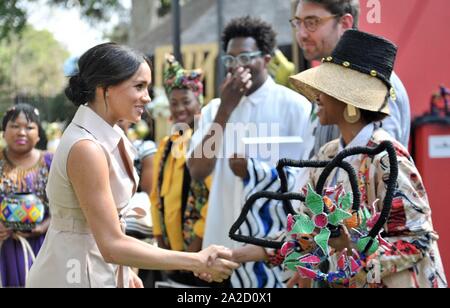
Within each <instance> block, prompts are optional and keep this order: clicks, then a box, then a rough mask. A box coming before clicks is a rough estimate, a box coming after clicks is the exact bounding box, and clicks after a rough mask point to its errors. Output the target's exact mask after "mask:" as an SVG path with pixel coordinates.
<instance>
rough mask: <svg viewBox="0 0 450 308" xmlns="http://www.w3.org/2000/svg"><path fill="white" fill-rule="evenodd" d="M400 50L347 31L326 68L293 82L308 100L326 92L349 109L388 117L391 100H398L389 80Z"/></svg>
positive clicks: (312, 71)
mask: <svg viewBox="0 0 450 308" xmlns="http://www.w3.org/2000/svg"><path fill="white" fill-rule="evenodd" d="M396 54H397V47H396V46H395V45H394V44H393V43H392V42H390V41H388V40H386V39H384V38H381V37H378V36H375V35H372V34H369V33H365V32H361V31H357V30H347V31H346V32H345V33H344V35H343V36H342V38H341V40H340V41H339V43H338V45H337V46H336V48H335V50H334V51H333V53H332V55H331V56H330V57H328V58H324V59H323V60H322V62H323V64H322V65H320V66H318V67H315V68H312V69H309V70H307V71H304V72H302V73H300V74H298V75H295V76H292V77H291V78H290V80H291V82H292V84H293V85H294V87H295V88H296V89H297V90H298V91H299V92H300V93H302V94H303V95H305V96H306V97H307V98H308V99H309V100H311V101H315V100H316V98H317V94H318V92H323V93H325V94H328V95H329V96H332V97H334V98H336V99H337V100H339V101H342V102H344V103H346V104H348V105H350V106H354V107H357V108H359V109H363V110H369V111H373V112H381V113H384V114H386V115H389V106H388V98H389V97H391V98H392V99H393V100H395V99H396V97H395V92H394V90H393V88H392V86H391V83H390V78H391V74H392V70H393V67H394V62H395V57H396Z"/></svg>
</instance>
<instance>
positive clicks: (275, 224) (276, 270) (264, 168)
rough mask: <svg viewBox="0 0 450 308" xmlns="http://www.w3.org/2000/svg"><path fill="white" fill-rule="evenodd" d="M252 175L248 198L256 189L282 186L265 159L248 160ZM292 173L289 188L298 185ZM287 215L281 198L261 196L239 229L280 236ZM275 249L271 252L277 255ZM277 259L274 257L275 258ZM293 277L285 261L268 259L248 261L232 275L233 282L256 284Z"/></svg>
mask: <svg viewBox="0 0 450 308" xmlns="http://www.w3.org/2000/svg"><path fill="white" fill-rule="evenodd" d="M247 169H248V173H249V178H248V179H247V180H246V181H245V182H244V185H245V186H244V200H243V203H242V204H244V203H245V200H247V199H248V198H249V197H250V196H252V195H253V194H255V193H256V192H259V191H262V190H273V189H277V188H278V187H279V182H278V173H277V172H276V170H275V169H271V168H270V167H269V166H268V165H266V164H265V163H262V162H261V161H258V160H256V159H249V160H248V168H247ZM287 173H288V175H289V177H288V178H289V182H288V187H289V190H294V189H295V181H294V176H293V174H292V173H291V170H288V171H287ZM286 216H287V213H286V212H285V211H284V208H283V203H282V202H281V201H277V200H265V199H260V200H258V201H256V202H255V204H254V206H253V208H252V210H251V212H250V213H249V214H248V215H247V218H246V220H245V223H244V224H243V225H242V227H241V228H240V229H239V234H243V235H252V236H255V237H258V238H264V237H266V238H267V237H269V238H278V236H279V234H280V231H282V230H285V229H286ZM275 255H276V252H273V253H272V252H271V253H270V254H269V256H275ZM272 261H273V260H272ZM290 277H291V273H289V272H284V271H283V268H282V267H281V264H278V265H277V264H272V263H271V264H267V263H265V262H248V263H245V264H243V265H242V266H241V267H240V268H239V269H237V270H236V271H235V275H233V277H232V284H233V286H237V285H240V286H248V285H250V286H252V287H254V288H283V287H284V283H285V282H287V280H288V279H289V278H290Z"/></svg>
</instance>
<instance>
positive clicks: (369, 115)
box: [360, 109, 387, 124]
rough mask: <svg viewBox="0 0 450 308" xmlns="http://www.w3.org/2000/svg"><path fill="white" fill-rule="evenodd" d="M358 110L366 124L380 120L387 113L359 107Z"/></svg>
mask: <svg viewBox="0 0 450 308" xmlns="http://www.w3.org/2000/svg"><path fill="white" fill-rule="evenodd" d="M360 111H361V119H362V120H363V121H364V122H365V123H368V124H369V123H374V122H381V121H383V120H384V119H385V118H386V117H387V115H385V114H384V113H381V112H375V111H369V110H364V109H360Z"/></svg>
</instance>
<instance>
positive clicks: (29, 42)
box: [0, 26, 69, 107]
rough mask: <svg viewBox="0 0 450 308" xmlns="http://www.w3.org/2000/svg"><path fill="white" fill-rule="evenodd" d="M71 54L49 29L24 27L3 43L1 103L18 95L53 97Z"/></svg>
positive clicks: (0, 44)
mask: <svg viewBox="0 0 450 308" xmlns="http://www.w3.org/2000/svg"><path fill="white" fill-rule="evenodd" d="M68 57H69V53H68V52H67V51H66V50H65V49H64V48H63V47H62V46H61V45H60V43H59V42H58V41H56V40H55V39H54V37H53V35H52V34H51V33H50V32H48V31H45V30H43V31H37V30H35V29H34V28H32V27H31V26H25V27H24V30H23V32H22V35H20V36H19V35H12V36H11V37H10V39H9V40H8V41H3V42H0V102H1V103H2V105H3V106H2V107H5V105H6V106H7V105H10V104H11V103H12V102H13V99H14V98H16V97H53V96H56V95H57V94H58V93H60V92H61V90H62V89H63V87H64V85H65V83H66V79H65V77H64V73H63V64H64V61H65V60H66V59H67V58H68Z"/></svg>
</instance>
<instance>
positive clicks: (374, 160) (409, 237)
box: [310, 129, 447, 288]
mask: <svg viewBox="0 0 450 308" xmlns="http://www.w3.org/2000/svg"><path fill="white" fill-rule="evenodd" d="M384 140H389V141H392V142H393V144H394V145H395V147H396V151H397V160H398V164H399V177H398V187H397V191H396V193H395V198H394V201H393V204H392V206H393V207H392V212H391V215H390V217H389V219H388V222H387V224H386V226H385V228H384V234H383V237H384V239H385V240H386V241H387V242H388V245H384V246H383V247H381V248H380V249H379V250H378V253H377V255H376V256H375V257H374V259H375V260H376V261H375V264H379V265H378V267H379V268H378V269H377V270H375V271H372V272H374V275H376V276H379V278H380V281H375V283H373V284H370V285H369V284H368V283H367V276H365V277H364V276H363V277H359V278H360V279H359V280H358V282H357V286H358V287H405V288H417V287H420V288H434V287H446V286H447V282H446V278H445V274H444V271H443V267H442V263H441V260H440V255H439V250H438V249H437V244H436V241H437V239H438V238H439V237H438V235H437V234H436V232H435V231H434V229H433V225H432V221H431V209H430V206H429V203H428V198H427V194H426V191H425V188H424V185H423V182H422V179H421V177H420V175H419V173H418V171H417V169H416V167H415V165H414V162H413V160H412V158H411V157H410V155H409V154H408V152H407V150H406V149H405V148H404V147H403V146H402V145H401V144H400V143H399V142H397V141H395V140H394V139H393V138H392V137H391V136H390V135H389V134H388V133H387V132H386V131H384V130H383V129H377V130H375V131H374V133H373V135H372V138H371V139H370V141H369V143H368V144H367V146H369V147H374V146H377V145H379V144H380V143H381V142H382V141H384ZM338 151H339V140H335V141H332V142H330V143H328V144H327V145H325V146H324V147H323V148H322V149H321V150H320V152H319V154H318V155H317V157H316V158H315V159H318V160H327V159H330V158H332V157H334V156H336V155H337V154H338ZM351 164H352V166H353V167H355V168H357V170H359V172H358V181H359V187H360V192H361V195H362V200H361V206H363V207H366V208H367V209H368V210H371V205H372V204H373V203H374V202H375V201H376V200H383V199H384V196H385V194H386V180H387V178H388V177H389V170H390V169H389V157H388V155H387V153H381V154H379V155H377V156H375V157H371V156H368V155H360V156H358V157H356V158H355V159H353V160H352V161H351ZM321 171H322V170H321V169H316V170H311V173H310V175H311V178H310V180H311V182H312V184H314V183H317V180H318V178H319V176H320V173H321ZM333 179H334V181H335V184H337V185H339V184H341V183H342V184H344V186H345V189H346V190H347V191H349V190H350V187H349V182H348V177H347V175H346V174H345V173H344V172H339V173H338V174H336V172H335V173H334V174H333V173H332V175H331V176H330V177H329V179H328V182H327V183H326V186H330V185H331V181H332V180H333ZM326 186H325V187H326ZM377 206H378V208H377V209H376V210H378V211H379V210H381V206H382V201H380V202H378V204H377ZM332 267H333V264H332ZM331 270H333V269H331ZM377 271H378V273H377Z"/></svg>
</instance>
